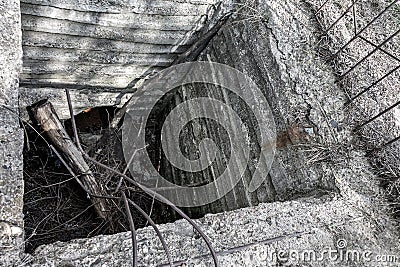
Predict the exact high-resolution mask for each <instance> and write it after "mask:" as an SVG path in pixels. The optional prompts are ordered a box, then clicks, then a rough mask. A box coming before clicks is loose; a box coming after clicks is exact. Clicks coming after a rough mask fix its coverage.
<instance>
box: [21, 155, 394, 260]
mask: <svg viewBox="0 0 400 267" xmlns="http://www.w3.org/2000/svg"><path fill="white" fill-rule="evenodd" d="M350 164H353V165H358V166H359V168H356V169H354V168H350V167H348V166H349V165H350ZM365 164H366V162H364V161H363V160H362V159H361V157H360V155H359V154H358V153H356V152H355V153H353V155H351V158H350V159H349V162H348V163H347V164H343V166H341V167H342V168H341V169H337V170H335V171H333V172H332V173H331V175H333V176H335V177H336V180H337V184H338V186H339V187H340V189H341V192H342V193H341V194H342V195H332V196H326V197H324V198H321V199H315V198H304V199H301V200H297V201H288V202H283V203H281V202H274V203H264V204H260V205H258V206H256V207H250V208H244V209H240V210H236V211H232V212H225V213H220V214H213V215H206V216H205V217H204V218H202V219H199V220H196V221H197V223H198V224H199V225H200V227H201V228H202V229H203V230H204V231H205V233H206V234H207V235H208V236H209V237H210V239H211V240H212V243H213V245H214V246H215V248H216V250H217V251H219V252H221V254H222V255H221V256H220V257H219V260H220V264H221V266H276V264H278V260H277V259H276V258H275V259H274V257H276V254H275V256H274V253H277V252H278V251H279V250H283V251H285V252H289V251H290V250H294V251H298V252H299V253H301V252H303V251H309V250H312V251H315V252H316V253H321V252H322V251H323V250H326V249H327V248H331V249H333V250H334V249H337V242H338V241H339V240H341V239H344V240H345V241H346V242H347V248H348V249H351V250H357V251H359V252H360V253H361V252H363V251H371V252H372V253H373V254H374V255H396V253H398V251H399V247H398V243H397V237H396V236H395V235H392V233H393V231H395V229H394V225H393V224H392V223H391V221H390V218H389V217H388V216H387V215H386V214H384V212H382V211H380V210H377V209H376V207H375V205H376V201H377V199H378V197H377V195H373V196H372V195H371V193H370V192H369V191H368V192H364V193H362V192H357V190H358V189H359V188H358V187H357V186H356V185H355V184H354V182H356V181H357V180H358V178H359V177H364V179H365V180H367V181H369V186H371V187H375V186H376V185H374V184H373V183H370V182H371V181H373V178H374V176H373V175H372V174H371V172H369V171H368V170H367V169H366V168H365ZM345 177H347V178H349V177H351V179H346V181H345V179H344V178H345ZM351 180H352V181H351ZM366 186H368V185H366ZM374 198H376V199H374ZM159 227H160V230H161V232H162V234H163V236H164V237H165V239H166V242H167V244H168V245H169V246H170V249H171V254H172V256H173V259H174V260H176V261H181V260H182V261H184V262H186V264H187V265H188V266H211V265H212V262H211V260H210V257H209V255H208V256H207V257H204V256H202V255H206V254H208V251H207V248H206V246H205V244H204V243H203V242H202V241H201V239H200V238H199V236H198V235H197V234H196V233H195V232H194V230H193V228H192V227H191V226H190V225H189V224H188V223H187V222H185V221H183V220H179V221H177V222H175V223H170V224H164V225H159ZM138 240H139V252H138V253H139V259H140V266H157V265H158V264H160V263H166V257H165V254H164V253H163V251H162V247H161V245H160V242H159V241H158V239H157V237H156V235H155V234H154V232H153V230H152V229H151V228H149V227H147V228H143V229H139V231H138ZM249 244H250V245H249ZM243 245H244V246H245V247H241V246H243ZM131 255H132V251H131V240H130V233H129V232H126V233H120V234H116V235H110V236H97V237H94V238H90V239H78V240H73V241H70V242H56V243H53V244H50V245H44V246H41V247H39V248H38V249H37V250H36V252H35V254H34V258H31V259H30V260H31V261H30V262H29V263H27V265H28V266H129V265H131V263H132V262H131ZM291 263H293V264H295V263H296V262H291ZM310 264H311V265H303V266H352V263H349V262H343V261H339V262H329V261H328V260H327V259H325V260H323V261H321V262H311V263H310ZM371 264H372V263H371ZM179 266H180V265H179ZM363 266H370V265H368V263H364V265H363ZM371 266H372V265H371ZM374 266H386V265H379V264H377V263H374Z"/></svg>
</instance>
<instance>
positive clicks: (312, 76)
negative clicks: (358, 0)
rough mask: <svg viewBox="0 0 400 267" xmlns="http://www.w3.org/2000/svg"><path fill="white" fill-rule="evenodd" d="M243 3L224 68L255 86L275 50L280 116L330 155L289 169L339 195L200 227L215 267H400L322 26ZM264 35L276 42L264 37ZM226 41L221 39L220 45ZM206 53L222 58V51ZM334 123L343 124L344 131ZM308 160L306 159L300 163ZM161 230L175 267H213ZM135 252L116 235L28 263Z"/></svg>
mask: <svg viewBox="0 0 400 267" xmlns="http://www.w3.org/2000/svg"><path fill="white" fill-rule="evenodd" d="M253 4H255V6H252V5H253ZM245 5H248V6H249V10H251V11H253V13H250V14H249V17H248V18H247V19H246V18H244V19H242V21H241V22H240V21H239V22H235V23H232V24H231V25H238V24H239V25H240V23H243V25H242V26H241V28H240V27H238V28H234V29H233V30H232V31H231V32H232V34H230V33H229V30H226V31H224V30H223V31H222V33H221V34H220V35H219V37H218V36H217V37H216V39H215V40H214V42H215V43H214V44H215V47H218V46H219V47H223V46H224V43H225V46H226V47H228V48H227V51H228V52H227V54H226V56H225V57H222V58H225V59H226V64H231V65H232V66H234V67H236V68H238V69H239V70H241V71H244V72H246V73H248V74H249V75H250V76H251V75H252V74H254V75H257V77H255V78H256V79H255V81H256V82H259V80H264V81H265V80H268V79H269V77H270V76H269V74H270V71H271V65H268V64H267V63H266V59H267V58H266V57H264V55H266V52H265V51H266V50H267V49H268V43H271V45H270V46H271V49H272V50H273V51H272V52H273V57H274V60H275V62H276V63H275V64H277V65H278V67H279V71H280V73H281V75H280V76H281V77H280V78H281V79H282V84H278V85H277V86H276V90H275V92H276V95H277V97H276V99H277V103H278V104H279V105H280V110H281V112H282V117H284V118H288V119H289V118H290V119H293V120H294V121H295V119H296V118H300V119H304V118H303V117H307V118H308V119H309V120H311V121H312V122H313V125H315V127H316V128H317V129H318V135H319V137H320V140H319V141H320V145H323V146H324V147H329V148H330V149H329V153H331V154H330V158H331V159H330V160H323V159H321V160H316V161H314V162H313V157H314V159H315V156H316V155H318V153H319V152H321V151H318V149H317V148H318V146H315V147H311V149H310V150H312V148H314V149H317V150H316V151H314V152H312V151H311V152H310V151H309V152H304V154H303V155H304V156H303V160H299V159H297V158H290V157H288V158H289V160H288V163H287V168H291V167H292V168H293V166H294V165H295V164H296V163H301V164H302V165H304V166H303V167H304V168H310V169H311V168H313V169H318V171H315V173H316V175H317V176H316V177H319V179H321V180H323V179H326V178H329V179H332V180H333V181H334V183H335V187H336V188H337V189H338V191H337V192H328V193H327V194H325V195H324V196H318V195H314V196H311V197H308V198H306V197H303V198H300V199H297V200H292V201H287V202H274V203H268V204H260V205H258V206H256V207H250V208H244V209H239V210H236V211H231V212H225V213H221V214H214V215H207V216H205V217H204V218H202V219H200V220H197V222H198V223H199V225H200V227H201V228H202V229H203V230H204V231H205V233H206V234H207V235H208V236H209V238H210V239H211V241H212V243H213V245H214V246H215V248H216V250H217V251H218V252H219V255H220V256H219V260H220V265H221V266H285V265H286V266H398V264H399V262H397V263H395V262H387V261H388V260H389V259H390V260H391V261H393V260H397V261H399V257H400V253H399V252H400V249H399V242H398V230H397V229H396V225H395V223H394V222H393V219H392V218H391V217H390V215H389V214H388V212H387V210H386V208H385V205H386V204H385V201H384V199H383V197H382V196H381V192H380V189H379V186H378V179H377V177H376V176H374V175H373V174H372V172H371V167H370V166H369V164H368V162H367V160H366V158H365V157H364V155H363V152H362V151H356V150H354V149H353V148H352V146H351V144H352V137H351V129H350V127H348V126H347V125H344V124H343V123H342V121H344V120H343V118H344V116H345V111H344V109H343V104H344V101H345V96H344V93H343V92H342V91H341V89H340V88H339V87H338V86H337V85H336V84H335V77H334V75H333V71H332V69H331V68H330V67H329V66H327V65H326V64H325V63H324V62H323V61H322V60H321V59H320V58H319V57H318V55H317V53H316V51H315V48H316V46H317V43H318V38H317V34H318V29H317V25H316V23H315V21H312V12H311V9H310V8H309V7H307V5H305V3H304V1H300V0H282V1H274V0H266V1H260V3H259V4H257V3H256V2H254V3H253V1H246V3H245ZM266 20H267V21H266ZM267 30H270V31H271V32H272V37H268V35H267V34H265V31H267ZM223 38H225V39H226V41H225V42H222V41H221V42H220V43H218V40H221V39H223ZM242 39H243V40H244V41H243V42H239V41H240V40H242ZM235 40H236V41H235ZM238 40H239V41H238ZM235 49H236V50H237V51H236V52H235ZM211 51H216V53H218V51H219V52H220V51H222V48H221V49H219V50H217V49H214V50H212V49H211ZM234 52H235V53H234ZM252 53H254V54H252ZM248 55H253V56H248ZM219 56H220V57H221V55H219ZM268 56H269V57H270V54H268ZM211 58H213V57H211ZM221 62H222V63H224V61H221ZM257 78H258V80H257ZM271 80H272V81H270V83H272V84H275V83H277V81H276V80H275V79H271ZM260 84H262V83H260ZM274 88H275V87H274ZM307 110H308V112H306V111H307ZM336 122H339V123H342V124H343V125H340V129H339V127H338V126H337V125H336V124H337V123H336ZM317 145H318V144H317ZM282 153H283V152H281V154H282ZM313 153H314V154H313ZM278 156H279V155H278ZM308 157H309V158H310V160H305V159H307V158H308ZM304 158H305V159H304ZM307 162H309V163H307ZM311 165H312V166H311ZM160 230H161V232H162V234H163V235H164V237H165V239H166V242H167V244H168V245H169V247H170V249H171V253H172V257H173V259H174V260H175V261H177V264H176V266H184V265H182V262H180V261H183V262H185V264H186V265H189V266H212V261H211V259H210V257H209V255H208V256H204V255H207V253H208V250H207V247H206V245H205V244H204V242H203V241H202V240H201V238H199V235H198V234H196V233H195V232H194V230H193V229H192V227H191V226H189V224H188V223H186V222H184V221H177V222H175V223H172V224H165V225H160ZM138 240H139V260H140V266H158V265H160V264H163V263H166V262H167V261H166V256H165V253H164V252H163V250H162V247H161V243H160V241H159V240H158V239H157V237H156V235H155V234H154V232H153V230H152V229H151V228H144V229H140V230H139V231H138ZM329 251H331V252H332V253H333V254H332V253H331V254H328V252H329ZM335 251H338V253H335ZM339 252H341V253H339ZM313 253H315V258H314V257H313V255H314V254H313ZM288 254H289V255H288ZM310 254H311V255H310ZM131 255H132V251H131V241H130V233H121V234H116V235H110V236H97V237H94V238H90V239H79V240H73V241H70V242H64V243H62V242H56V243H53V244H50V245H44V246H41V247H39V248H38V249H37V250H36V251H35V253H34V255H33V257H32V260H31V262H30V265H31V266H130V265H131V264H132V256H131ZM340 255H342V256H340ZM343 255H344V256H343ZM346 255H347V256H346ZM357 255H358V256H357ZM288 256H290V257H289V258H290V260H289V259H287V258H288ZM392 256H393V257H392ZM394 257H396V258H394ZM383 260H386V262H384V261H383Z"/></svg>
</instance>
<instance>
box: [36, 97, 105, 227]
mask: <svg viewBox="0 0 400 267" xmlns="http://www.w3.org/2000/svg"><path fill="white" fill-rule="evenodd" d="M31 111H32V113H33V115H34V117H35V119H36V120H37V122H38V123H39V124H40V126H41V128H42V129H43V131H44V132H45V133H46V135H47V137H48V139H49V141H50V143H52V144H53V146H54V147H55V149H56V150H57V151H58V152H59V153H60V154H61V155H62V157H63V158H64V160H65V161H66V162H67V164H68V166H70V168H71V169H72V170H73V172H75V173H76V174H78V177H79V180H80V182H81V183H80V185H81V186H82V187H83V189H84V190H85V191H87V192H89V193H90V194H92V195H99V196H102V195H108V193H107V192H106V190H105V189H104V187H103V186H102V185H101V184H100V183H98V182H97V181H96V179H95V178H94V175H93V173H92V172H91V171H90V168H89V165H88V164H87V163H86V161H85V159H84V157H83V155H82V153H81V152H80V151H79V149H78V148H77V147H76V146H75V144H74V143H73V141H72V140H71V138H70V137H69V135H68V134H67V132H66V131H65V129H64V127H63V125H62V123H61V121H60V119H59V118H58V116H57V114H56V112H55V110H54V108H53V105H52V104H51V103H50V102H49V101H48V100H44V101H40V102H38V103H37V104H35V105H33V106H32V107H31ZM89 197H90V196H89ZM92 202H93V204H94V207H95V209H96V212H97V214H98V215H99V216H100V217H101V218H103V219H107V218H108V216H107V212H108V211H110V210H112V209H111V204H110V203H109V202H108V201H107V200H106V199H96V200H94V199H93V198H92Z"/></svg>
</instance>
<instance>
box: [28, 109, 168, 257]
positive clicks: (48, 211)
mask: <svg viewBox="0 0 400 267" xmlns="http://www.w3.org/2000/svg"><path fill="white" fill-rule="evenodd" d="M115 111H116V110H115V108H112V107H101V108H93V109H91V110H87V111H85V112H82V113H80V114H78V115H76V116H75V120H76V124H77V128H78V131H79V135H80V138H81V142H82V144H83V146H84V147H85V149H86V148H87V149H88V150H90V149H92V150H93V151H94V152H95V150H99V149H105V148H107V149H109V150H110V151H108V150H107V151H106V150H103V151H102V153H101V154H102V155H104V156H105V158H107V157H108V158H110V160H108V161H107V160H104V159H103V158H101V159H100V161H102V162H104V163H106V164H107V165H109V166H114V165H115V167H116V168H117V169H118V167H117V166H116V165H118V164H121V163H123V162H121V161H118V157H115V158H117V159H112V158H114V155H113V153H114V152H113V151H112V150H113V149H110V147H113V146H110V144H111V143H114V144H116V143H118V142H117V141H115V140H118V133H111V132H109V131H108V125H109V121H110V120H111V119H112V117H113V116H114V113H115ZM64 124H65V128H66V130H67V132H69V134H70V135H71V136H72V128H71V122H70V120H67V121H65V122H64ZM34 125H35V123H34ZM25 128H26V130H27V139H26V140H27V142H26V143H25V146H24V180H25V194H24V220H25V233H26V238H25V240H26V246H25V249H26V252H27V253H32V252H33V251H34V250H35V249H36V248H37V247H38V246H40V245H43V244H50V243H53V242H55V241H68V240H71V239H75V238H86V237H91V236H96V235H99V234H113V233H118V232H122V231H128V230H129V227H128V225H127V224H126V223H125V222H126V219H125V217H124V215H123V214H122V213H121V212H120V211H119V210H118V209H116V210H115V212H114V213H115V214H113V221H115V222H118V223H116V224H114V225H113V226H112V227H111V226H110V225H109V224H107V223H104V221H103V220H102V219H101V218H99V217H98V216H97V214H96V211H95V209H94V208H93V207H92V203H91V201H90V200H89V199H88V198H87V195H86V192H85V191H84V190H83V189H82V188H81V187H80V185H79V184H78V183H77V182H76V181H75V179H74V178H73V177H72V176H71V175H70V174H69V172H68V170H67V169H66V168H65V167H64V165H63V164H62V162H61V161H60V160H59V159H58V157H57V155H55V154H54V152H53V151H52V150H51V149H50V148H49V146H48V144H47V143H46V141H45V140H44V139H43V138H42V137H40V136H39V135H38V133H37V132H39V133H40V132H41V130H40V128H36V129H35V130H36V131H37V132H36V131H35V130H33V129H31V128H30V127H25ZM100 135H105V136H107V137H109V138H106V140H107V142H106V143H101V142H100V143H99V139H98V137H99V136H100ZM114 147H117V145H114ZM93 151H92V152H93ZM94 152H93V153H94ZM122 165H123V164H122ZM91 169H93V171H94V173H95V175H96V178H97V177H99V178H101V179H104V177H107V181H106V183H107V185H109V186H110V187H111V186H113V185H114V186H115V181H116V180H117V179H118V177H115V175H113V174H111V173H107V172H104V170H101V169H99V168H97V167H96V166H91ZM119 170H120V169H119ZM129 197H130V199H132V200H134V201H135V203H137V204H138V205H140V206H141V207H142V209H143V210H145V211H146V212H148V213H151V217H152V219H153V220H154V221H155V222H156V223H166V222H170V221H171V219H170V218H171V214H172V211H170V210H169V208H167V207H165V206H164V205H161V204H159V203H158V202H156V201H154V202H153V199H152V198H151V197H149V196H147V195H145V194H143V193H140V192H137V193H135V192H133V193H129ZM119 204H121V203H119ZM119 206H121V207H122V205H119ZM155 210H156V211H157V212H154V211H155ZM132 213H133V218H134V220H135V226H136V227H138V228H139V227H144V226H146V221H145V219H143V217H142V216H141V215H140V214H139V213H136V212H135V210H133V209H132ZM174 217H175V216H174Z"/></svg>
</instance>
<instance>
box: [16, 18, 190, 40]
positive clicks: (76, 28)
mask: <svg viewBox="0 0 400 267" xmlns="http://www.w3.org/2000/svg"><path fill="white" fill-rule="evenodd" d="M22 29H23V30H31V31H38V32H47V33H60V34H67V35H73V36H84V37H92V38H102V39H110V40H120V41H126V42H138V43H150V44H167V45H176V44H178V43H179V42H180V41H181V40H182V39H184V38H185V36H186V34H187V32H186V31H162V30H145V29H126V28H114V27H106V26H96V25H91V24H84V23H78V22H70V21H65V20H59V19H51V18H43V17H36V16H31V15H24V16H23V17H22Z"/></svg>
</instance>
